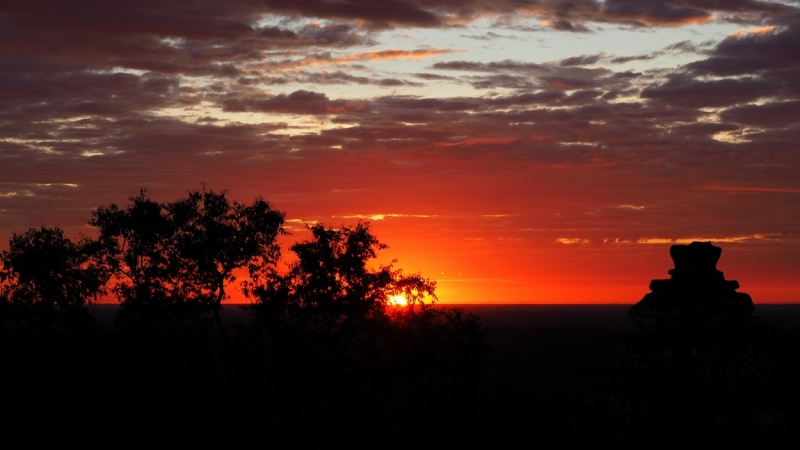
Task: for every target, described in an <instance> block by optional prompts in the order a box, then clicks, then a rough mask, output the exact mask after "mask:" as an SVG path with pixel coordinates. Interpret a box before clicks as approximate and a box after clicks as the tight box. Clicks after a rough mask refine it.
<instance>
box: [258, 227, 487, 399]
mask: <svg viewBox="0 0 800 450" xmlns="http://www.w3.org/2000/svg"><path fill="white" fill-rule="evenodd" d="M309 229H310V231H311V233H312V238H311V239H309V240H306V241H302V242H299V243H297V244H295V245H294V246H292V247H291V250H292V251H293V252H295V253H296V254H297V258H298V259H297V261H296V262H294V263H293V264H292V265H291V267H290V271H289V273H287V274H286V275H280V274H277V273H273V274H271V275H270V277H269V279H268V280H265V281H266V282H264V283H262V284H259V285H257V286H253V285H251V286H249V289H248V290H247V291H246V292H247V293H248V294H249V295H250V296H251V298H253V299H254V300H255V303H254V305H253V307H252V311H253V314H254V318H255V324H256V326H260V327H263V328H264V329H265V330H266V332H267V334H268V335H269V337H270V339H271V343H272V346H273V348H274V350H275V353H276V355H277V357H278V358H279V361H278V362H279V364H283V365H285V366H286V367H287V368H288V370H289V371H290V372H291V373H292V375H291V376H292V377H293V378H294V379H295V380H298V379H304V378H307V377H308V376H311V377H312V378H314V382H313V383H308V384H313V385H317V386H321V384H323V383H324V384H330V383H335V382H336V381H337V376H338V377H344V378H353V377H358V376H365V377H369V378H371V379H373V380H374V379H376V377H377V376H378V374H379V373H381V372H383V373H385V374H389V375H391V376H397V375H402V376H406V375H409V376H412V377H416V378H418V379H423V378H427V379H432V378H435V377H432V376H431V375H432V373H431V372H433V371H442V374H441V375H442V376H444V377H449V376H451V375H454V373H453V371H454V370H456V368H457V366H458V368H460V369H465V370H466V369H467V366H468V365H469V364H468V363H466V361H471V362H476V363H477V361H479V360H480V359H481V358H482V356H483V354H484V352H485V343H484V338H485V330H484V329H483V328H482V326H481V325H480V321H479V319H478V318H477V317H476V316H473V315H469V314H463V313H462V312H461V311H455V310H453V311H443V310H439V309H434V308H433V307H432V304H433V302H434V301H435V300H436V295H435V288H436V283H435V282H434V281H431V280H428V279H425V278H423V277H422V276H420V275H404V274H403V273H402V271H400V270H397V269H394V268H393V267H392V266H391V265H389V266H383V267H379V268H378V269H377V270H373V269H370V268H369V267H368V265H367V263H368V262H369V260H370V259H373V258H375V257H376V251H377V250H380V249H385V248H387V247H386V245H384V244H382V243H380V242H379V241H378V240H377V238H375V236H373V235H372V234H371V233H370V231H369V226H368V224H365V223H359V224H358V225H356V226H355V227H341V228H338V229H330V228H325V226H324V225H322V224H317V225H314V226H311V227H309ZM396 295H403V296H404V297H405V299H406V300H407V302H408V306H407V307H392V306H391V305H389V303H388V301H389V299H390V298H391V297H393V296H396ZM467 355H468V356H467ZM476 368H477V365H473V366H470V368H469V369H470V370H472V373H474V371H475V370H474V369H476ZM320 374H323V376H320ZM323 379H324V380H323Z"/></svg>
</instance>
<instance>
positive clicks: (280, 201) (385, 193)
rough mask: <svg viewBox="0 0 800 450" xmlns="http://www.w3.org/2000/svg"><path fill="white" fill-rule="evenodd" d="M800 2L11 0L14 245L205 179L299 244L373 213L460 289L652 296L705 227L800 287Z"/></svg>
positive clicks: (2, 194)
mask: <svg viewBox="0 0 800 450" xmlns="http://www.w3.org/2000/svg"><path fill="white" fill-rule="evenodd" d="M799 8H800V4H799V3H798V2H797V1H782V2H777V1H755V0H730V1H726V2H712V1H706V0H695V1H689V0H686V1H663V0H642V1H633V0H607V1H605V2H597V1H593V0H584V1H571V2H566V1H561V0H550V1H544V0H543V1H536V0H532V1H524V2H523V1H515V0H499V1H477V0H474V1H450V0H441V1H428V0H407V1H399V0H398V1H386V2H369V1H359V0H341V1H326V0H313V1H304V0H295V1H292V2H284V1H263V2H249V1H229V2H224V3H223V2H209V1H182V2H173V1H136V2H127V1H120V2H101V1H88V0H87V1H79V0H76V1H71V2H61V1H48V0H41V1H37V0H28V1H24V2H23V1H14V0H11V1H5V2H3V4H2V5H0V24H2V26H0V242H1V243H2V244H0V248H5V247H6V246H7V242H8V237H10V236H11V234H12V233H13V232H23V231H25V230H27V229H28V228H29V227H38V226H40V225H58V226H61V227H62V228H64V229H65V230H67V232H68V233H69V234H70V235H73V236H76V235H77V234H79V233H81V232H82V233H86V234H90V235H91V233H92V230H91V228H90V227H88V226H86V225H85V222H86V220H87V219H88V218H89V217H90V215H91V211H92V209H93V208H96V207H98V206H106V205H108V204H110V203H120V204H124V203H125V202H126V198H127V197H129V196H132V195H135V194H136V193H137V192H138V189H139V188H142V187H144V188H147V189H148V192H149V193H150V195H151V197H152V198H154V199H156V200H159V201H165V202H166V201H174V200H177V199H178V198H179V197H181V196H183V195H185V193H186V192H187V190H195V189H200V188H201V187H202V183H205V185H206V186H208V187H209V188H211V189H214V190H217V191H219V190H224V189H227V190H229V196H230V197H231V198H233V199H235V200H238V201H240V202H242V203H247V202H249V201H251V200H252V199H253V198H254V197H255V196H258V195H260V196H262V197H264V198H265V199H267V200H268V201H270V202H271V203H272V205H273V206H274V207H275V208H277V209H279V210H282V211H284V212H286V218H287V219H289V220H290V222H288V223H287V224H288V225H289V226H290V227H291V228H292V230H293V232H294V233H295V234H294V235H293V236H291V237H290V238H288V241H287V244H288V243H290V242H291V241H292V240H295V239H302V238H303V237H304V234H303V224H304V223H313V222H322V223H325V224H326V225H330V226H339V225H352V224H354V223H356V222H357V221H358V220H366V221H370V222H371V227H372V230H373V231H374V232H375V234H376V235H377V236H378V238H379V239H380V240H381V241H383V242H384V243H386V244H388V245H389V247H390V248H389V249H388V250H384V251H382V252H381V255H380V260H379V261H378V263H388V262H390V261H391V260H392V259H397V260H398V262H397V263H396V267H401V268H403V269H404V270H405V271H406V272H411V273H416V272H420V273H422V275H423V276H426V277H429V278H432V279H436V280H437V281H438V290H437V292H438V293H439V297H440V301H441V302H446V303H474V302H480V303H491V302H496V303H518V302H522V303H560V302H567V303H633V302H635V301H638V300H639V299H640V298H641V297H642V296H643V295H644V294H645V293H646V292H647V285H648V283H649V281H650V280H651V279H653V278H666V277H668V275H667V273H666V271H667V270H668V269H669V268H671V261H670V259H669V252H668V249H669V246H670V245H671V244H673V243H675V242H681V243H688V242H691V240H694V239H702V240H711V241H712V242H714V243H715V244H716V245H719V246H721V247H722V248H723V253H722V258H721V260H720V263H719V265H718V268H719V269H720V270H722V271H724V272H725V274H726V277H727V278H729V279H738V280H739V282H740V284H741V286H742V288H741V291H744V292H748V293H750V294H751V295H752V296H753V298H754V300H755V301H756V302H757V303H770V302H797V301H800V277H798V276H797V273H798V271H800V256H799V255H800V252H799V251H798V250H799V249H800V248H799V247H800V246H799V245H798V244H800V201H799V200H800V181H798V180H799V179H800V177H798V175H800V174H798V168H799V167H800V146H799V145H800V144H798V142H800V52H798V49H800V9H799ZM285 248H288V245H287V246H286V247H285ZM287 251H288V250H287Z"/></svg>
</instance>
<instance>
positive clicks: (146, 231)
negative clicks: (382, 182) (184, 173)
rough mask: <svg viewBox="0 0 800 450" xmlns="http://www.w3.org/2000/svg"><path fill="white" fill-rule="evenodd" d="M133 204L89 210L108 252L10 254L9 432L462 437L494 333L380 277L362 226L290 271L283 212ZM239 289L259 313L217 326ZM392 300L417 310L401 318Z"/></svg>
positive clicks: (28, 238)
mask: <svg viewBox="0 0 800 450" xmlns="http://www.w3.org/2000/svg"><path fill="white" fill-rule="evenodd" d="M129 200H130V203H129V204H128V205H126V206H118V205H116V204H112V205H109V206H107V207H100V208H98V209H96V210H95V211H94V212H93V213H92V218H91V219H90V220H89V224H90V225H91V226H93V227H95V228H96V230H97V235H98V237H97V238H89V237H82V238H80V239H79V240H76V241H73V240H71V239H69V238H68V237H66V236H65V235H64V232H63V230H61V229H60V228H58V227H41V228H38V229H34V228H32V229H29V230H28V231H26V232H24V233H22V234H14V235H13V236H12V238H11V239H10V242H9V249H8V250H7V251H4V252H3V253H2V255H1V256H0V257H1V258H2V269H0V283H1V284H0V308H2V311H1V312H2V325H1V326H2V330H0V333H2V334H1V336H2V343H3V345H2V352H3V354H2V358H3V361H4V366H5V367H6V368H10V369H7V370H6V375H7V379H6V380H5V381H6V382H5V383H4V385H5V387H6V389H9V388H10V387H12V386H13V389H11V390H8V391H7V393H8V394H9V396H8V398H10V399H12V400H10V401H9V402H8V405H13V407H14V408H12V409H15V410H16V413H15V416H16V419H14V420H18V421H22V422H26V421H27V419H25V418H30V417H45V416H47V417H59V419H58V420H54V421H50V422H48V423H47V424H46V426H47V427H60V426H63V427H64V429H65V430H67V431H69V432H79V430H81V429H82V427H85V425H86V424H87V423H89V422H90V421H92V422H93V423H94V424H95V425H98V426H101V427H104V428H108V429H109V430H119V431H120V432H122V433H126V435H129V436H130V437H132V438H135V437H137V436H138V437H141V436H143V435H151V434H152V433H162V434H163V433H169V434H171V435H173V434H176V433H177V434H180V435H182V436H183V438H182V439H202V440H203V441H206V442H208V441H209V440H219V441H220V442H230V439H236V438H237V437H239V438H241V437H243V436H253V435H254V434H262V433H266V434H268V435H269V438H267V441H270V442H273V443H278V442H283V443H287V445H288V446H289V447H291V446H295V447H300V448H309V447H323V446H324V447H326V448H331V447H339V446H349V447H352V446H356V447H361V446H370V445H371V444H377V443H378V442H379V441H380V442H382V443H383V444H386V443H387V441H386V439H387V437H389V438H390V439H389V441H388V442H389V444H392V442H394V443H395V444H396V445H401V446H403V447H405V446H407V445H408V444H409V443H410V442H414V440H415V439H419V438H420V436H422V434H426V435H427V434H428V433H429V432H432V431H434V426H433V424H430V425H425V424H420V425H418V426H415V427H414V429H408V424H409V422H417V421H419V416H420V415H421V414H430V413H434V412H435V414H436V416H435V420H436V426H435V427H437V428H438V427H441V426H442V425H445V426H446V425H447V423H453V424H455V423H460V424H462V423H464V417H463V416H464V415H465V414H466V413H465V411H469V410H470V408H469V407H467V405H466V404H465V403H464V402H466V401H468V399H469V392H471V391H473V390H474V387H475V386H476V383H479V381H480V379H481V369H482V365H483V364H484V362H485V356H486V353H487V350H488V346H487V344H486V330H485V329H484V327H483V326H482V325H481V323H480V320H479V319H478V317H476V316H474V315H471V314H466V313H464V312H463V311H461V310H448V309H441V308H434V307H433V303H434V301H435V300H436V295H435V282H433V281H430V280H428V279H425V278H423V277H422V276H420V275H406V274H403V273H402V271H401V270H399V269H396V268H394V267H393V266H392V265H389V266H383V267H379V268H378V269H372V268H370V267H369V264H368V263H369V262H370V260H371V259H373V258H375V257H376V252H377V251H378V250H380V249H384V248H386V246H385V245H384V244H382V243H381V242H379V241H378V240H377V238H376V237H375V236H374V235H373V234H372V233H371V232H370V229H369V226H368V224H367V223H358V224H357V225H355V226H352V227H344V226H343V227H339V228H327V227H325V226H324V225H323V224H315V225H313V226H309V227H308V228H309V230H310V232H311V237H310V238H309V239H307V240H304V241H301V242H298V243H296V244H294V245H293V246H292V247H291V251H292V252H294V253H295V254H296V259H295V260H294V261H293V262H290V263H289V264H288V270H287V271H284V273H282V272H280V271H278V269H277V264H278V262H279V260H280V257H281V252H280V250H281V249H280V247H279V245H278V243H277V238H278V236H280V235H283V234H287V233H286V231H285V229H284V227H283V225H284V213H282V212H280V211H277V210H275V209H273V208H272V207H271V206H270V205H269V204H268V203H267V202H266V201H264V200H263V199H260V198H258V199H256V200H255V201H253V202H252V203H251V204H249V205H246V204H240V203H237V202H235V201H230V200H229V199H228V198H227V197H226V194H225V192H221V193H217V192H214V191H211V190H205V189H204V190H203V191H202V192H201V191H195V192H190V193H189V194H188V196H187V197H185V198H181V199H179V200H177V201H175V202H171V203H160V202H156V201H154V200H153V199H151V198H149V196H148V195H147V193H146V192H145V191H144V190H142V191H140V193H139V195H137V196H135V197H132V198H130V199H129ZM237 278H238V279H240V280H239V281H241V283H236V281H237ZM232 289H241V292H242V293H243V294H244V295H245V297H246V298H248V299H249V300H250V301H251V304H250V305H248V306H245V307H243V308H244V309H245V310H246V312H247V314H248V316H249V320H246V321H242V322H237V323H224V322H223V318H222V316H221V315H220V311H221V309H222V308H223V307H232V306H224V304H223V302H224V301H225V300H226V299H228V298H229V294H230V292H231V291H232ZM394 296H403V297H404V298H405V299H406V300H407V302H408V306H406V307H393V306H391V305H390V304H389V299H390V298H391V297H394ZM109 297H111V298H116V299H118V301H119V309H118V311H117V313H116V319H115V322H114V326H113V328H111V329H109V328H108V327H103V326H102V324H98V323H97V322H96V321H95V320H94V315H93V314H92V310H93V307H94V304H95V302H97V301H98V299H99V298H109ZM88 405H91V406H88ZM12 423H13V421H12ZM42 425H44V422H43V423H42ZM428 428H429V429H428ZM209 429H224V430H226V431H225V432H224V433H223V434H212V435H211V436H209V433H208V430H209ZM438 429H441V428H438ZM436 434H437V433H433V435H436ZM438 434H439V435H441V433H438ZM443 439H444V438H443ZM448 439H449V438H448ZM376 440H377V441H376ZM448 442H451V441H449V440H448ZM383 444H381V445H383Z"/></svg>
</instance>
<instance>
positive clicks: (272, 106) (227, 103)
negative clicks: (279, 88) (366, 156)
mask: <svg viewBox="0 0 800 450" xmlns="http://www.w3.org/2000/svg"><path fill="white" fill-rule="evenodd" d="M220 106H221V107H222V110H223V111H226V112H270V113H280V114H336V113H344V112H354V111H362V110H364V102H358V101H343V100H337V101H334V100H330V99H328V96H327V95H325V94H323V93H320V92H313V91H304V90H298V91H294V92H292V93H291V94H288V95H287V94H279V95H274V96H271V97H265V96H258V95H255V94H248V95H244V96H237V97H234V98H224V99H222V100H221V101H220Z"/></svg>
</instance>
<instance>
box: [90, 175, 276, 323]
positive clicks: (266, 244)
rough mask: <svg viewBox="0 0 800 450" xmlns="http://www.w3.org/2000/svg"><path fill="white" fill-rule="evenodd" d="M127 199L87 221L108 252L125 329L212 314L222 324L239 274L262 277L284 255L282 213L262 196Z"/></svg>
mask: <svg viewBox="0 0 800 450" xmlns="http://www.w3.org/2000/svg"><path fill="white" fill-rule="evenodd" d="M130 201H131V204H130V205H129V206H127V207H125V208H120V207H119V206H117V205H116V204H112V205H110V206H108V207H101V208H98V209H97V210H95V211H94V212H93V214H92V219H91V220H90V221H89V223H90V224H91V225H92V226H95V227H97V228H98V230H99V234H100V236H99V242H100V243H101V245H102V246H103V248H104V249H106V251H107V261H108V264H109V266H110V267H111V268H112V269H113V273H114V276H115V278H116V285H115V286H114V288H113V290H114V292H115V293H116V294H117V295H118V296H119V298H120V301H121V304H122V311H121V315H120V317H121V319H122V322H123V323H139V324H145V325H147V326H158V325H159V324H162V325H163V324H166V323H170V322H172V321H175V320H181V319H186V318H195V317H197V316H199V315H201V314H203V313H207V312H212V313H213V314H214V316H215V318H216V320H217V322H218V325H220V326H221V324H220V322H219V309H220V307H221V304H222V301H223V300H224V299H225V298H226V297H227V292H226V286H227V285H228V284H230V283H232V282H233V281H235V279H236V271H237V270H239V269H241V270H247V272H248V273H249V275H250V276H251V277H253V278H257V277H258V276H259V274H261V273H262V272H264V271H265V270H268V268H269V267H270V266H272V265H274V264H275V262H276V261H277V260H278V258H279V256H280V248H279V246H278V245H277V244H276V237H277V236H278V235H279V234H281V233H283V232H284V230H283V220H284V214H283V213H282V212H280V211H277V210H274V209H272V208H271V207H270V205H269V204H268V203H267V202H266V201H264V200H263V199H261V198H258V199H256V200H255V201H253V203H252V204H250V205H243V204H240V203H238V202H235V201H234V202H231V201H229V200H228V199H227V197H226V194H225V192H221V193H216V192H214V191H210V190H203V192H199V191H195V192H190V193H189V195H188V196H187V197H186V198H183V199H179V200H177V201H175V202H172V203H158V202H155V201H153V200H151V199H150V198H149V197H148V196H147V194H146V192H145V191H144V190H142V191H140V193H139V195H138V196H136V197H132V198H130ZM148 322H150V323H148Z"/></svg>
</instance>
